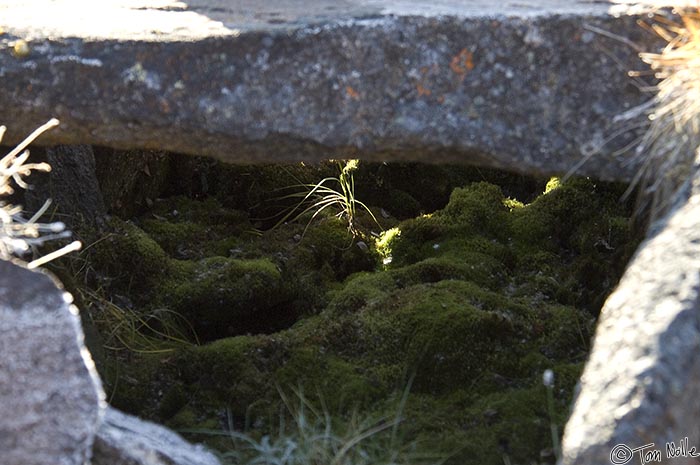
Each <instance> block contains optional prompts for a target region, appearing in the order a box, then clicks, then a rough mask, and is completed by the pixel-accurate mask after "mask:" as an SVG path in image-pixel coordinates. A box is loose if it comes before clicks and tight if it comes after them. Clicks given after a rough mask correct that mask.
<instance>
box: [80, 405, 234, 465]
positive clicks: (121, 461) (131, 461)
mask: <svg viewBox="0 0 700 465" xmlns="http://www.w3.org/2000/svg"><path fill="white" fill-rule="evenodd" d="M92 465H220V462H219V460H218V459H217V458H216V457H214V455H212V454H211V452H208V451H207V450H206V449H205V448H204V447H202V446H199V445H195V446H193V445H191V444H189V443H188V442H186V441H185V440H183V439H182V438H181V437H180V436H178V435H177V434H175V433H173V432H172V431H170V430H168V429H166V428H163V427H162V426H158V425H155V424H153V423H150V422H147V421H142V420H139V419H138V418H136V417H133V416H130V415H126V414H124V413H122V412H120V411H118V410H115V409H113V408H108V409H107V412H106V414H105V418H104V422H103V423H102V426H101V427H100V430H99V432H98V434H97V438H96V439H95V450H94V456H93V459H92Z"/></svg>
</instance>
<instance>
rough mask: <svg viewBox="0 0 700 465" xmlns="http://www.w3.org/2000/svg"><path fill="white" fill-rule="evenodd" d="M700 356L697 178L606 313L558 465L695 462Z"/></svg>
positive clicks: (699, 433) (699, 446)
mask: <svg viewBox="0 0 700 465" xmlns="http://www.w3.org/2000/svg"><path fill="white" fill-rule="evenodd" d="M699 160H700V157H699ZM699 166H700V163H699ZM686 194H687V191H686ZM686 199H687V200H686ZM699 352H700V170H698V171H696V175H695V179H694V184H693V185H692V188H691V191H690V196H689V198H688V197H687V195H686V197H683V198H682V201H681V202H680V204H679V205H678V206H677V207H676V209H675V210H674V211H672V212H671V213H670V214H669V215H668V217H667V218H665V219H664V220H662V221H661V222H659V224H657V225H655V227H654V228H653V229H652V232H651V235H650V237H649V238H648V239H647V240H646V241H645V242H644V243H643V244H642V245H641V246H640V248H639V251H638V252H637V254H636V256H635V258H634V259H633V260H632V262H631V263H630V265H629V267H628V269H627V271H626V272H625V275H624V277H623V278H622V280H621V282H620V284H619V286H618V288H617V289H616V290H615V292H614V293H613V294H612V295H611V296H610V297H609V298H608V300H607V302H606V303H605V305H604V306H603V309H602V311H601V314H600V320H599V323H598V327H597V330H596V334H595V339H594V344H593V348H592V351H591V355H590V359H589V361H588V363H587V365H586V368H585V371H584V373H583V376H582V378H581V382H580V393H579V394H578V396H577V399H576V401H575V404H574V407H573V413H572V415H571V418H570V419H569V422H568V424H567V426H566V432H565V435H564V440H563V460H562V464H563V465H599V464H603V463H611V462H612V463H613V464H616V465H621V464H624V463H646V462H644V461H642V462H640V461H639V460H640V453H652V454H655V453H656V452H654V451H658V453H659V458H660V461H659V463H673V464H674V465H677V464H691V463H698V456H700V423H699V422H698V418H700V403H698V398H700V358H699V357H698V353H699ZM683 444H684V445H685V447H686V448H685V452H683V449H678V448H681V447H682V445H683ZM667 445H668V446H670V447H671V450H673V451H676V450H678V451H679V455H678V456H674V455H671V456H669V454H668V452H667ZM692 447H695V452H693V451H692V450H691V448H692ZM674 453H675V452H674ZM694 454H696V455H694ZM649 461H650V460H647V462H649ZM655 463H656V462H655Z"/></svg>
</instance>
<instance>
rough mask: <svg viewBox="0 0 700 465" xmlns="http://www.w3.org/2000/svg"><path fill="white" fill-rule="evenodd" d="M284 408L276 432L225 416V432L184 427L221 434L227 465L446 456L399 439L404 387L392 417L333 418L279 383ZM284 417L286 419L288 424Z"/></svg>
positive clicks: (433, 460) (358, 463)
mask: <svg viewBox="0 0 700 465" xmlns="http://www.w3.org/2000/svg"><path fill="white" fill-rule="evenodd" d="M278 392H279V394H280V397H281V399H282V402H283V404H284V407H285V408H286V409H287V415H281V416H280V424H279V427H278V430H277V432H275V433H274V434H271V435H265V436H263V437H262V438H259V439H257V438H256V437H254V436H253V435H251V434H246V433H240V432H237V431H235V430H234V429H233V426H232V425H233V420H232V418H231V416H230V414H229V431H210V430H207V431H202V430H194V431H189V432H192V433H200V434H201V433H204V434H208V435H218V436H225V437H227V438H228V439H230V441H231V450H230V451H227V452H222V453H220V454H219V455H220V458H221V460H222V462H223V463H224V464H227V465H228V464H230V465H442V464H443V463H444V462H445V461H446V460H447V459H448V458H449V457H450V455H448V454H436V453H430V452H426V451H425V450H423V449H422V448H421V447H420V446H419V444H418V443H416V442H408V443H406V442H404V441H403V438H402V437H401V432H400V428H399V426H400V423H401V421H402V415H403V411H404V407H405V404H406V400H407V398H408V392H409V389H408V388H406V389H405V390H404V392H403V395H402V396H401V399H400V400H399V405H398V408H397V411H396V413H395V415H394V416H393V417H388V418H387V417H385V418H378V419H373V418H369V417H362V416H361V415H360V414H358V413H357V411H353V412H352V413H350V414H349V415H346V416H343V417H334V416H332V415H331V414H330V412H329V411H328V408H327V407H326V405H325V403H324V402H323V401H322V399H321V401H320V408H319V407H317V406H316V405H314V403H313V402H311V401H310V400H309V398H308V397H306V395H305V394H304V392H303V390H302V389H300V388H298V389H294V390H293V394H294V397H293V398H292V397H290V396H289V395H288V394H287V393H285V392H284V391H283V390H282V389H280V388H279V387H278ZM285 418H291V424H287V422H286V420H285Z"/></svg>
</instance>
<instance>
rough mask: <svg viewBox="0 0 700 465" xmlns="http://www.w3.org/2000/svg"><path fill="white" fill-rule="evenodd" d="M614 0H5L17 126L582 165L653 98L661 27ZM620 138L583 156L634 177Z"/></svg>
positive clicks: (3, 73)
mask: <svg viewBox="0 0 700 465" xmlns="http://www.w3.org/2000/svg"><path fill="white" fill-rule="evenodd" d="M610 6H611V5H610V4H607V3H605V2H590V1H584V0H572V1H564V0H547V1H542V0H539V1H536V0H519V1H517V2H515V1H509V2H489V1H485V0H473V1H464V0H462V1H458V0H436V1H433V2H430V4H428V5H426V4H425V2H418V1H415V0H403V1H396V2H395V1H389V0H382V1H380V0H358V1H347V0H345V1H342V0H341V1H334V0H314V1H310V2H309V1H301V0H284V1H280V2H255V1H253V0H242V1H236V2H231V1H224V0H192V1H188V2H173V1H165V0H150V1H149V0H106V1H103V2H89V1H80V2H76V1H74V0H53V1H50V0H35V1H33V2H21V1H19V0H5V1H4V2H2V4H0V27H2V29H3V31H4V34H3V35H2V36H0V107H2V108H3V109H4V111H5V114H7V115H12V116H11V118H12V133H11V134H8V135H7V136H6V139H7V142H10V143H12V142H16V141H17V140H18V139H19V138H20V136H21V135H22V134H25V133H27V132H28V131H30V130H31V129H33V128H35V127H36V126H37V125H38V124H39V123H41V122H43V121H45V120H46V119H48V118H49V117H53V116H55V117H57V118H59V119H60V120H61V122H62V124H61V126H60V127H59V128H58V129H57V130H54V131H52V132H51V133H48V134H46V135H45V136H44V137H43V138H42V140H41V143H43V144H59V143H60V144H95V145H104V146H110V147H115V148H146V149H160V150H169V151H175V152H184V153H190V154H200V155H208V156H214V157H217V158H219V159H223V160H225V161H230V162H235V163H248V162H259V161H265V162H283V161H298V160H320V159H327V158H331V157H338V158H339V157H343V156H350V155H353V154H357V153H358V152H359V154H360V155H361V157H362V158H365V159H371V160H422V161H433V162H457V163H476V164H482V165H488V166H494V167H499V168H506V169H510V170H516V171H521V172H527V173H532V174H546V173H561V172H566V171H568V170H569V169H570V168H572V166H574V165H575V164H577V163H578V162H579V161H580V160H581V159H582V158H584V157H585V156H586V155H587V154H589V153H591V151H593V150H595V149H596V148H598V147H599V146H600V144H601V143H602V142H603V141H604V140H605V139H606V137H607V136H608V135H609V134H610V132H611V128H610V122H611V120H612V118H613V117H614V116H615V115H617V114H619V113H622V112H624V111H625V110H627V109H629V108H630V107H632V106H634V105H637V104H639V103H641V102H642V101H644V100H645V99H646V98H648V96H647V95H644V94H642V93H641V92H640V91H639V89H638V88H637V87H635V86H634V85H632V81H631V80H630V78H629V77H628V75H627V72H628V70H630V69H635V68H636V69H640V68H643V65H642V64H641V62H640V61H639V60H638V58H637V53H638V50H639V49H646V48H653V42H654V40H655V39H654V38H653V37H652V36H651V35H650V34H648V33H647V32H645V31H643V30H642V28H640V27H638V26H637V25H636V24H635V21H636V19H637V18H635V17H633V16H625V15H622V16H619V17H616V16H613V15H611V14H610V13H609V9H610ZM606 31H608V32H606ZM611 32H614V34H612V33H611ZM20 40H21V41H23V42H19V41H20ZM627 136H628V139H629V138H631V137H633V136H634V135H633V134H628V135H627ZM623 139H624V137H623ZM624 142H625V140H622V139H621V140H619V141H615V143H614V144H613V145H612V146H611V149H610V151H609V152H612V148H614V145H615V144H617V146H621V145H624ZM605 153H606V152H605V151H604V154H603V155H601V156H596V157H593V158H592V159H591V160H589V161H588V162H587V163H586V164H584V165H583V167H582V168H581V173H585V174H589V175H593V176H596V177H598V178H603V179H621V180H627V179H630V177H631V175H632V173H633V172H634V171H635V169H636V166H635V164H634V163H628V162H627V161H626V160H625V159H624V157H615V156H612V155H609V154H608V155H605Z"/></svg>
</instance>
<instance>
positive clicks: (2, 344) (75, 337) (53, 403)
mask: <svg viewBox="0 0 700 465" xmlns="http://www.w3.org/2000/svg"><path fill="white" fill-rule="evenodd" d="M0 353H2V357H1V358H0V419H1V420H0V451H2V453H1V454H0V456H1V458H0V461H1V462H2V464H3V465H47V464H52V465H83V464H84V463H85V462H86V461H87V460H88V459H89V458H90V454H91V451H92V444H93V439H94V436H95V434H96V432H97V429H98V425H99V422H100V420H101V416H102V410H103V408H104V407H103V393H102V387H101V384H100V381H99V378H98V377H97V374H96V372H95V369H94V365H93V364H92V360H91V358H90V355H89V354H88V352H87V350H86V349H85V347H84V346H83V333H82V329H81V328H80V319H79V317H78V313H77V309H76V308H75V307H74V306H72V305H70V295H69V294H67V293H65V292H64V291H62V290H61V289H60V288H59V287H57V284H56V282H55V281H54V280H53V279H52V278H51V277H49V276H48V275H47V274H45V273H42V272H38V271H30V270H27V269H25V268H23V267H22V266H19V265H16V264H13V263H11V262H6V261H0Z"/></svg>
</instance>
